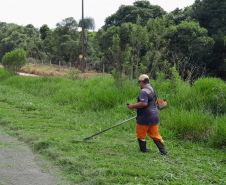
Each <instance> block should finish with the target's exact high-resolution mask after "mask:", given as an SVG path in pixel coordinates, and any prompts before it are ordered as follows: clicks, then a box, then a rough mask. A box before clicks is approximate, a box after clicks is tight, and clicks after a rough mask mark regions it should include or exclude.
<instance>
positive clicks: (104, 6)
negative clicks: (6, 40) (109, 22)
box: [0, 0, 195, 30]
mask: <svg viewBox="0 0 226 185" xmlns="http://www.w3.org/2000/svg"><path fill="white" fill-rule="evenodd" d="M0 1H1V3H0V5H1V9H0V22H6V23H15V24H18V25H21V26H26V25H28V24H32V25H33V26H34V27H36V28H40V27H41V26H43V25H44V24H47V25H48V26H49V28H51V29H53V28H55V27H56V24H57V23H59V22H62V21H63V20H64V19H65V18H68V17H73V18H74V19H75V20H76V21H77V22H78V21H79V20H80V19H81V18H82V0H54V1H53V0H0ZM135 1H136V0H83V3H84V9H83V10H84V18H85V17H91V18H93V19H94V21H95V25H96V29H95V30H98V29H100V28H101V27H102V26H103V25H104V20H105V18H107V17H108V16H111V15H112V14H114V13H115V12H116V11H117V10H118V8H119V7H120V6H121V5H133V3H134V2H135ZM149 2H150V3H151V4H152V5H159V6H161V7H162V8H163V9H164V10H165V11H167V12H170V11H173V10H174V9H175V8H180V9H183V8H185V7H186V6H190V5H192V4H193V3H194V2H195V0H149Z"/></svg>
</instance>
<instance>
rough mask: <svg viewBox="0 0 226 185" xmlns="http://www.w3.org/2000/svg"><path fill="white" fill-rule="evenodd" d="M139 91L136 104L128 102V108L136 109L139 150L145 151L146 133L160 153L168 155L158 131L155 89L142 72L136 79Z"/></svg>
mask: <svg viewBox="0 0 226 185" xmlns="http://www.w3.org/2000/svg"><path fill="white" fill-rule="evenodd" d="M138 83H139V85H140V88H141V91H140V93H139V95H138V97H137V102H138V103H136V104H128V105H127V106H128V108H129V109H137V118H136V119H137V125H136V132H137V139H138V142H139V147H140V151H141V152H147V148H146V135H147V134H148V135H149V136H150V138H152V139H153V141H154V142H155V144H156V146H157V147H158V149H159V151H160V153H161V154H162V155H168V153H167V151H166V149H165V143H164V141H163V139H162V136H161V135H160V134H159V132H158V128H159V110H158V107H157V105H156V101H157V94H156V91H155V89H154V88H153V87H151V85H150V84H149V77H148V75H146V74H143V75H141V76H140V77H139V81H138Z"/></svg>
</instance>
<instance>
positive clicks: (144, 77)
mask: <svg viewBox="0 0 226 185" xmlns="http://www.w3.org/2000/svg"><path fill="white" fill-rule="evenodd" d="M146 78H147V79H149V77H148V75H146V74H142V75H140V77H139V80H140V81H144V79H146Z"/></svg>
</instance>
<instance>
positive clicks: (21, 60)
mask: <svg viewBox="0 0 226 185" xmlns="http://www.w3.org/2000/svg"><path fill="white" fill-rule="evenodd" d="M26 59H27V53H26V51H24V50H23V49H16V50H13V51H11V52H9V53H6V54H5V55H4V57H3V58H2V65H3V66H4V67H5V68H6V69H8V70H12V71H17V70H19V69H20V68H21V67H23V66H24V65H25V64H26V61H27V60H26Z"/></svg>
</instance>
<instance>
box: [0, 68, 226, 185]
mask: <svg viewBox="0 0 226 185" xmlns="http://www.w3.org/2000/svg"><path fill="white" fill-rule="evenodd" d="M151 84H152V85H153V86H154V87H155V88H156V90H157V92H158V97H159V98H166V99H167V101H168V107H167V109H164V110H162V111H161V112H160V117H161V122H160V133H161V134H162V135H163V137H164V140H165V142H166V148H167V150H168V152H169V154H170V155H171V156H173V157H174V158H167V157H164V156H161V155H160V154H159V151H158V149H157V148H156V146H155V145H154V143H153V142H152V141H151V140H150V139H147V143H148V147H149V151H148V152H147V153H146V154H143V153H141V152H139V149H138V143H137V140H136V133H135V120H133V121H129V122H127V123H125V124H123V125H121V126H118V127H115V128H114V129H112V130H109V131H107V132H105V133H103V134H100V135H98V136H95V137H93V138H92V139H91V140H88V141H85V142H84V141H83V138H85V137H88V136H91V135H93V134H94V133H97V132H100V131H101V130H104V129H106V128H109V127H111V126H113V125H116V124H117V123H119V122H121V121H124V120H126V119H129V118H131V117H134V116H135V115H136V113H135V112H134V111H131V110H129V109H128V108H127V107H126V103H128V102H130V103H135V102H136V96H137V94H138V92H139V90H140V89H139V86H138V84H137V82H136V83H135V82H133V83H132V82H131V81H129V80H127V81H124V82H123V87H122V88H118V87H117V84H116V83H115V80H114V78H112V77H111V76H110V75H107V76H106V75H105V76H104V77H103V76H102V75H99V76H96V77H93V78H77V79H75V80H72V79H68V78H65V77H24V76H18V75H14V76H12V74H11V73H9V71H6V70H4V69H0V110H1V111H0V125H1V126H2V127H4V129H5V131H7V132H8V133H10V134H12V135H15V136H16V137H17V138H19V139H21V140H23V141H25V142H27V143H28V144H29V145H30V147H31V148H32V149H33V150H34V151H35V152H39V153H41V154H42V155H44V156H46V157H47V158H48V159H49V160H51V161H52V162H53V163H54V165H56V166H58V167H60V168H61V169H62V171H63V177H64V178H66V179H68V180H69V181H70V182H71V184H82V185H85V184H87V185H88V184H98V185H99V184H197V185H202V184H203V185H206V184H222V185H223V184H225V183H226V178H225V169H226V156H225V146H226V140H225V138H226V126H225V120H226V116H225V112H226V102H225V101H226V84H225V82H224V81H222V80H220V79H218V78H200V79H198V80H197V81H195V82H194V84H193V86H190V85H189V83H188V82H184V81H181V80H180V78H179V75H178V74H177V75H176V74H175V72H174V78H172V79H166V77H165V75H164V74H158V76H157V79H156V80H151Z"/></svg>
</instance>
